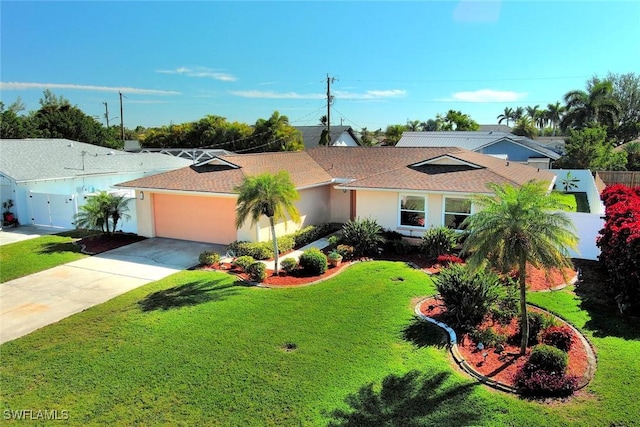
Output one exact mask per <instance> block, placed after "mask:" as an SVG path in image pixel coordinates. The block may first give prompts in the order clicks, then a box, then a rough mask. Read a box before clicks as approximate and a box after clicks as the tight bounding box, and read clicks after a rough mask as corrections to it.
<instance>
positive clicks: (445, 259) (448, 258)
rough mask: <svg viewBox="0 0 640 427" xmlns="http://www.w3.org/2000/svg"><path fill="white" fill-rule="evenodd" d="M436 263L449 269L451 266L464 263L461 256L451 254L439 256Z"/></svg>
mask: <svg viewBox="0 0 640 427" xmlns="http://www.w3.org/2000/svg"><path fill="white" fill-rule="evenodd" d="M436 262H437V263H438V264H440V265H442V266H443V267H447V266H448V265H450V264H463V263H464V261H463V259H462V258H460V257H459V256H455V255H451V254H444V255H438V258H436Z"/></svg>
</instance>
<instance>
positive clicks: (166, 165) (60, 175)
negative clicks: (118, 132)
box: [0, 139, 192, 233]
mask: <svg viewBox="0 0 640 427" xmlns="http://www.w3.org/2000/svg"><path fill="white" fill-rule="evenodd" d="M0 152H1V153H2V155H1V156H0V184H1V185H0V200H2V202H6V201H7V200H8V199H11V200H13V203H14V207H13V208H12V211H13V213H14V215H15V216H16V217H17V219H18V221H19V222H20V224H23V225H25V224H33V225H44V226H50V227H60V228H64V229H71V228H74V227H75V226H74V223H73V221H74V216H75V214H76V213H77V212H78V208H79V207H80V206H82V205H83V204H84V203H85V200H86V199H87V198H88V197H89V196H91V195H92V194H95V193H97V192H99V191H109V192H116V191H117V192H121V193H122V192H123V191H124V190H122V189H115V188H114V187H113V185H114V184H117V183H119V182H122V181H128V180H132V179H136V178H140V177H143V176H148V175H153V174H156V173H160V172H166V171H169V170H173V169H178V168H181V167H184V166H187V165H189V164H191V163H192V161H190V160H187V159H181V158H178V157H172V156H166V155H164V154H131V153H126V152H123V151H117V150H112V149H110V148H106V147H99V146H96V145H91V144H86V143H83V142H78V141H71V140H68V139H0ZM123 194H125V195H127V196H130V197H131V198H133V197H134V193H133V191H124V193H123ZM129 209H130V212H129V215H130V216H131V219H130V220H129V221H124V222H123V223H122V230H123V231H128V232H134V233H135V232H137V220H136V212H135V206H134V205H133V204H130V205H129Z"/></svg>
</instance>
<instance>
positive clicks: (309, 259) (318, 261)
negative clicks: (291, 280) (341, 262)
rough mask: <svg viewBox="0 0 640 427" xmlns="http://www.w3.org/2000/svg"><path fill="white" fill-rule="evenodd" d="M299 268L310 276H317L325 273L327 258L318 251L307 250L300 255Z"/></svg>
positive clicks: (314, 249)
mask: <svg viewBox="0 0 640 427" xmlns="http://www.w3.org/2000/svg"><path fill="white" fill-rule="evenodd" d="M300 267H302V268H303V269H304V271H305V272H307V273H308V274H310V275H312V276H319V275H320V274H322V273H324V272H325V271H327V268H328V263H327V257H326V256H325V254H323V253H322V252H320V250H319V249H316V248H311V249H307V250H306V251H304V252H303V253H302V255H300Z"/></svg>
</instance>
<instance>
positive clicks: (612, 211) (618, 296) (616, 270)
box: [597, 184, 640, 312]
mask: <svg viewBox="0 0 640 427" xmlns="http://www.w3.org/2000/svg"><path fill="white" fill-rule="evenodd" d="M601 198H602V201H603V203H604V205H605V225H604V228H603V229H602V230H600V236H599V237H598V242H597V244H598V247H600V251H601V253H600V261H601V262H602V264H603V266H604V268H605V269H606V270H607V272H608V278H607V284H608V286H609V289H610V290H611V293H612V294H613V296H614V297H615V300H616V303H617V305H618V308H619V310H620V311H621V312H624V311H627V310H629V309H631V308H633V307H635V308H638V307H640V187H635V188H631V187H627V186H624V185H620V184H617V185H612V186H609V187H607V188H605V190H604V191H603V192H602V194H601Z"/></svg>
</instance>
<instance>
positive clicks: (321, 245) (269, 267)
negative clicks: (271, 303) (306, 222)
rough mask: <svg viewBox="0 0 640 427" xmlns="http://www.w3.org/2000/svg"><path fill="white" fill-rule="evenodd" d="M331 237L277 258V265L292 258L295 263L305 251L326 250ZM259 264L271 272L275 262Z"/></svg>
mask: <svg viewBox="0 0 640 427" xmlns="http://www.w3.org/2000/svg"><path fill="white" fill-rule="evenodd" d="M334 234H335V233H334ZM331 236H333V234H332V235H329V236H326V237H323V238H321V239H318V240H316V241H315V242H311V243H309V244H308V245H306V246H303V247H301V248H300V249H297V250H295V251H293V252H289V253H288V254H286V255H283V256H281V257H280V258H279V263H282V260H283V259H285V258H294V259H295V260H296V261H298V260H299V259H300V255H302V253H303V252H304V251H306V250H307V249H311V248H316V249H320V250H322V249H324V248H326V247H327V246H329V237H331ZM260 262H262V263H263V264H266V266H267V270H273V269H274V268H275V261H260Z"/></svg>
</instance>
